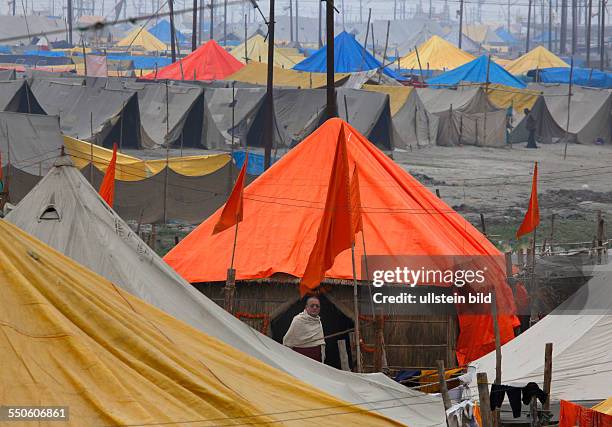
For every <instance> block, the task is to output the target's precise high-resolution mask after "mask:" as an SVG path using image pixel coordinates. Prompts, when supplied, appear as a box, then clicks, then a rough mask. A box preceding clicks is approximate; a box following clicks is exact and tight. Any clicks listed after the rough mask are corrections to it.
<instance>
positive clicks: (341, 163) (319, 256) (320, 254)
mask: <svg viewBox="0 0 612 427" xmlns="http://www.w3.org/2000/svg"><path fill="white" fill-rule="evenodd" d="M356 176H357V175H356V172H355V174H354V177H355V179H353V182H350V180H349V164H348V155H347V150H346V139H345V136H344V125H342V127H341V128H340V136H339V138H338V144H337V146H336V154H335V156H334V163H333V166H332V170H331V176H330V178H329V186H328V189H327V199H326V200H325V209H324V210H323V217H322V218H321V224H320V225H319V231H318V232H317V240H316V241H315V244H314V247H313V248H312V252H311V253H310V257H309V258H308V263H307V265H306V270H305V271H304V275H303V277H302V281H301V282H300V293H301V294H302V295H304V294H306V293H307V292H308V291H309V290H312V289H315V288H316V287H317V286H319V284H320V283H321V281H323V279H324V278H325V272H326V271H327V270H329V269H330V268H331V267H332V266H333V265H334V260H335V259H336V256H338V254H339V253H341V252H343V251H344V250H346V249H350V248H351V247H352V245H353V242H354V240H355V233H356V232H357V231H359V230H361V227H362V225H361V214H360V212H359V209H356V211H357V214H356V215H354V214H353V212H351V211H352V210H354V209H352V208H353V207H354V206H358V204H359V199H358V197H359V181H358V180H357V179H356ZM353 193H354V195H353ZM351 196H352V197H351ZM351 198H352V199H357V200H355V201H353V200H351Z"/></svg>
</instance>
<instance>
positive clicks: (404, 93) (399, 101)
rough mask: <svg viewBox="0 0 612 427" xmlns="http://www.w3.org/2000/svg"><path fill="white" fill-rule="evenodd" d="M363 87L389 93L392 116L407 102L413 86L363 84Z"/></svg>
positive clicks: (372, 90)
mask: <svg viewBox="0 0 612 427" xmlns="http://www.w3.org/2000/svg"><path fill="white" fill-rule="evenodd" d="M362 89H364V90H369V91H371V92H379V93H386V94H387V95H389V106H390V108H391V116H395V113H397V112H398V111H399V110H400V109H401V108H402V107H403V106H404V104H405V103H406V101H407V100H408V97H409V96H410V93H411V92H412V89H413V88H412V87H411V86H383V85H367V84H366V85H363V87H362Z"/></svg>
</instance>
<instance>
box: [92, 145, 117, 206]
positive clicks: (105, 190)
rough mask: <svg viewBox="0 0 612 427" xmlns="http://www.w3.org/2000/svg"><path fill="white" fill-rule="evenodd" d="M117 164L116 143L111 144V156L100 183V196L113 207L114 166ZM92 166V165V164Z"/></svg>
mask: <svg viewBox="0 0 612 427" xmlns="http://www.w3.org/2000/svg"><path fill="white" fill-rule="evenodd" d="M116 164H117V144H116V143H114V144H113V156H112V157H111V161H110V163H109V164H108V168H107V169H106V172H105V173H104V179H103V180H102V184H100V191H99V193H100V197H102V198H103V199H104V201H105V202H106V203H107V204H108V206H110V207H111V208H112V207H113V202H114V200H115V168H116ZM92 167H93V165H92Z"/></svg>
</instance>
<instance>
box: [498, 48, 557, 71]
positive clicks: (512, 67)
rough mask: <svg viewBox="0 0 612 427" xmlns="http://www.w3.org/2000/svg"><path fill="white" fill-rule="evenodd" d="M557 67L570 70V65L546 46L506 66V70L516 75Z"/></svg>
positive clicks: (533, 50)
mask: <svg viewBox="0 0 612 427" xmlns="http://www.w3.org/2000/svg"><path fill="white" fill-rule="evenodd" d="M557 67H566V68H569V65H568V64H566V63H565V61H563V60H562V59H561V58H559V57H558V56H557V55H555V54H554V53H552V52H551V51H550V50H548V49H546V48H545V47H544V46H538V47H536V48H535V49H532V50H530V51H529V52H527V53H526V54H524V55H523V56H521V57H519V58H517V59H515V60H514V61H512V62H510V63H509V64H508V65H506V66H505V68H506V70H507V71H508V72H509V73H511V74H514V75H521V74H527V72H528V71H531V70H543V69H545V68H557Z"/></svg>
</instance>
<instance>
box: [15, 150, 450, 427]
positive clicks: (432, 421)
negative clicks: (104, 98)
mask: <svg viewBox="0 0 612 427" xmlns="http://www.w3.org/2000/svg"><path fill="white" fill-rule="evenodd" d="M249 166H251V163H250V160H249ZM43 215H54V216H55V217H56V218H57V220H52V219H50V218H48V219H46V220H40V218H41V216H43ZM7 220H8V221H10V222H12V223H14V224H15V225H17V226H18V227H20V228H21V229H22V230H24V231H26V232H28V233H30V234H32V235H33V236H34V237H36V238H38V239H41V240H42V241H43V242H44V243H46V244H48V245H49V246H51V247H52V248H54V249H55V250H58V251H59V252H61V253H63V254H64V255H66V256H68V257H70V258H71V259H73V260H74V261H76V262H79V263H81V264H82V265H83V266H84V267H86V268H89V269H91V270H92V271H94V272H95V273H98V274H100V275H101V276H103V277H105V278H106V279H108V280H110V281H111V282H113V283H114V284H115V285H116V286H117V287H119V288H121V289H122V290H124V291H126V292H129V293H130V294H132V295H134V296H136V297H138V298H140V299H142V300H144V301H146V302H147V303H149V304H152V305H153V306H155V307H157V308H158V309H160V310H163V311H164V312H165V313H167V314H169V315H171V316H174V317H175V318H177V319H178V320H180V321H183V322H185V323H187V324H189V325H190V326H191V327H193V328H195V329H197V330H199V331H200V332H203V333H205V334H208V335H211V336H213V337H215V338H217V339H219V340H221V341H223V342H224V343H226V344H229V345H231V346H233V347H234V348H236V349H237V350H239V351H242V352H244V353H247V354H249V355H250V356H252V357H254V358H256V359H258V360H259V361H261V362H263V363H265V364H267V365H269V366H271V367H273V368H276V369H280V370H282V371H284V372H286V373H287V374H289V375H291V376H292V377H295V378H297V380H300V381H304V382H306V383H308V384H311V386H312V387H316V388H318V389H320V390H323V391H324V392H327V393H329V394H331V395H333V396H336V397H337V398H339V399H342V400H347V401H349V402H351V403H354V404H359V403H361V402H366V401H375V402H380V403H371V404H369V405H367V408H368V409H371V410H378V411H379V412H380V413H382V414H383V415H385V416H388V417H390V418H392V419H395V420H397V421H399V422H401V423H404V424H408V425H413V424H414V425H438V424H443V423H444V422H443V420H444V414H443V411H442V410H440V409H439V408H441V407H442V405H441V402H440V401H439V399H438V398H435V397H431V396H427V395H424V394H422V393H419V392H417V391H412V390H409V389H407V388H405V387H404V386H402V385H399V384H397V383H396V382H394V381H393V380H391V379H389V378H388V377H386V376H385V375H383V374H371V375H367V376H363V375H358V374H353V373H350V372H345V371H340V370H336V369H334V368H332V367H329V366H327V365H323V364H320V363H317V362H314V361H313V360H311V359H308V358H305V357H302V356H301V355H299V354H297V353H295V352H293V351H292V350H290V349H289V348H287V347H285V346H283V345H281V344H279V343H277V342H276V341H274V340H272V339H271V338H269V337H267V336H265V335H263V334H261V333H259V332H257V331H255V330H253V329H251V328H250V327H249V326H248V325H247V324H246V323H243V322H242V321H241V320H239V319H237V318H236V317H234V316H232V315H231V314H230V313H228V312H226V311H225V310H223V309H222V308H221V307H219V306H218V305H217V304H216V303H214V302H213V301H211V300H210V299H208V298H207V297H206V296H204V295H203V294H202V293H200V292H199V291H197V290H196V289H195V288H194V287H192V286H191V285H189V284H188V283H187V282H185V281H184V280H183V279H182V278H181V277H180V276H179V275H178V274H177V273H176V272H175V271H174V270H172V268H170V267H169V266H168V265H167V264H166V263H165V262H164V261H163V260H162V259H161V258H159V257H158V256H157V255H156V254H155V253H154V252H153V251H152V250H151V249H150V248H149V247H148V246H147V245H146V244H145V243H144V242H143V241H142V240H141V239H140V238H139V237H138V235H137V234H136V233H134V232H132V231H131V229H130V227H129V225H128V224H127V223H125V222H124V221H123V220H122V219H121V218H120V217H119V215H117V213H115V212H114V211H113V210H112V209H110V208H109V207H108V206H107V205H106V204H105V203H104V202H103V201H102V200H101V198H100V196H99V195H98V193H97V192H96V190H95V189H94V188H93V187H91V186H90V185H89V183H88V182H87V181H86V179H85V177H84V176H83V174H82V173H81V172H80V171H79V170H78V169H77V168H76V167H74V166H72V163H71V161H70V160H69V159H68V158H60V159H58V160H57V161H56V166H55V167H54V168H53V169H52V170H51V171H50V172H49V173H48V174H47V175H46V176H45V177H44V178H43V180H42V181H41V182H40V183H39V184H38V185H37V186H36V187H35V188H34V189H33V190H32V191H31V192H30V193H29V194H28V195H27V196H26V197H25V198H24V199H23V200H22V201H21V202H20V203H19V205H18V206H17V207H16V208H15V209H14V210H12V211H11V212H10V213H9V214H8V216H7ZM102 241H103V242H104V244H103V245H101V244H100V242H102ZM394 398H398V399H410V400H411V401H412V402H415V403H418V405H415V406H414V408H415V409H411V408H409V407H405V406H395V407H394V408H389V406H390V405H389V404H388V402H389V401H391V400H392V399H394ZM379 408H380V409H379Z"/></svg>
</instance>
